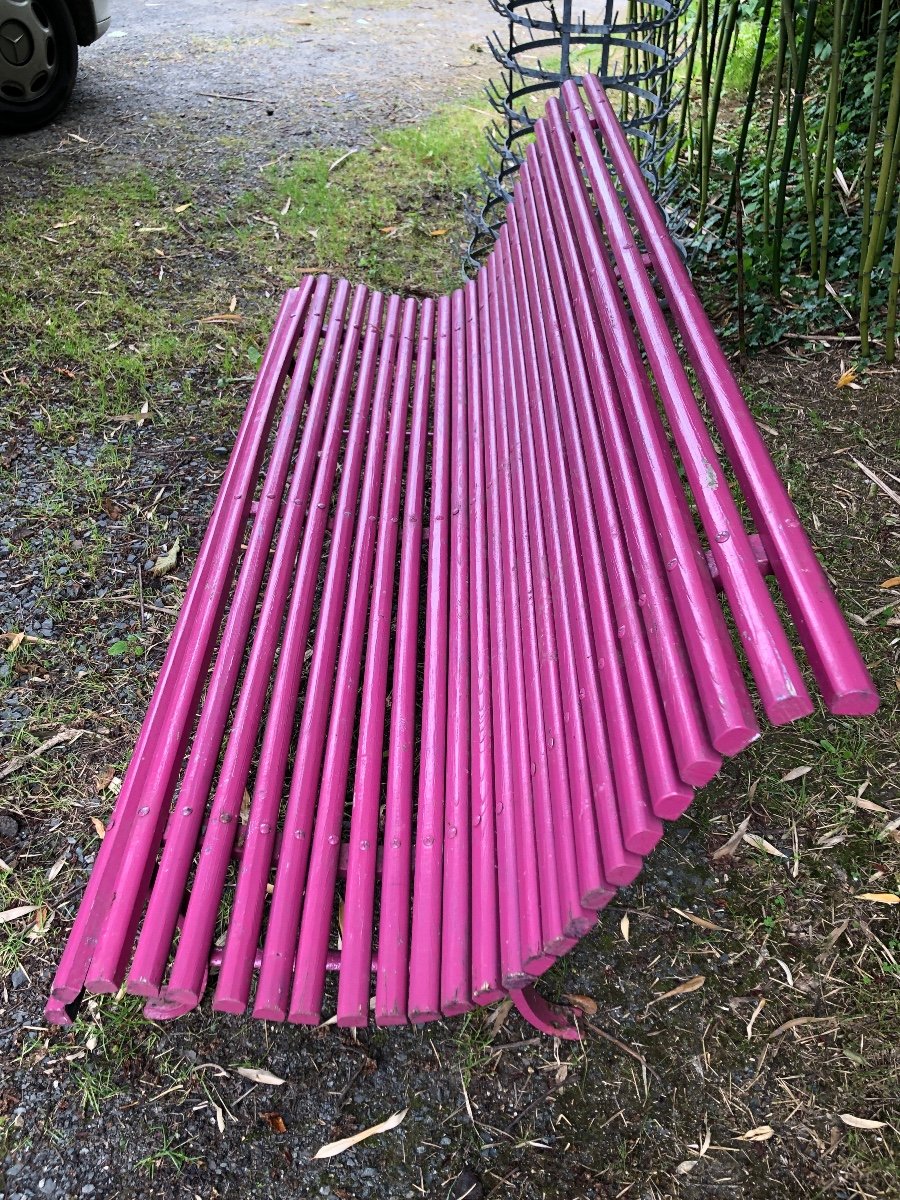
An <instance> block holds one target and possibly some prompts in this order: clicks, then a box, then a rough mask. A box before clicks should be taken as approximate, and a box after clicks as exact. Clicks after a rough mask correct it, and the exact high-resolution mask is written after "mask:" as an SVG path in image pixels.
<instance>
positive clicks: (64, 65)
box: [0, 0, 78, 133]
mask: <svg viewBox="0 0 900 1200" xmlns="http://www.w3.org/2000/svg"><path fill="white" fill-rule="evenodd" d="M77 71H78V39H77V37H76V34H75V26H74V24H73V23H72V15H71V13H70V12H69V8H68V5H67V4H66V2H65V0H0V133H27V132H28V131H29V130H30V129H37V128H39V127H40V126H41V125H46V124H47V122H48V121H52V120H53V118H54V117H55V116H57V115H58V114H59V113H60V112H61V110H62V109H63V108H64V107H65V105H66V104H67V102H68V100H69V97H70V96H71V95H72V88H73V87H74V86H75V75H76V73H77Z"/></svg>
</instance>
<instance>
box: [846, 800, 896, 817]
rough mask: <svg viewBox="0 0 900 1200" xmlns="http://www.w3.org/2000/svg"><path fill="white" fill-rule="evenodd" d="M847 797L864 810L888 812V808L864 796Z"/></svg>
mask: <svg viewBox="0 0 900 1200" xmlns="http://www.w3.org/2000/svg"><path fill="white" fill-rule="evenodd" d="M847 799H848V800H850V801H851V802H852V803H853V804H855V805H856V807H857V808H863V809H865V811H866V812H873V813H884V814H886V813H887V812H888V809H886V808H882V807H881V805H880V804H876V803H875V801H874V800H867V799H866V798H865V796H848V797H847Z"/></svg>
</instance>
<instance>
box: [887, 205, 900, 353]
mask: <svg viewBox="0 0 900 1200" xmlns="http://www.w3.org/2000/svg"><path fill="white" fill-rule="evenodd" d="M898 293H900V213H898V215H897V228H896V230H895V231H894V255H893V258H892V259H891V283H890V287H889V289H888V303H887V321H886V323H885V327H884V341H885V358H886V359H887V361H888V362H889V363H892V362H893V361H894V359H895V357H896V353H897V296H898Z"/></svg>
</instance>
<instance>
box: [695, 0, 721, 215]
mask: <svg viewBox="0 0 900 1200" xmlns="http://www.w3.org/2000/svg"><path fill="white" fill-rule="evenodd" d="M716 3H718V0H716ZM708 18H709V13H708V9H707V0H700V4H699V9H698V14H697V20H698V21H699V22H700V206H699V210H698V212H697V227H698V228H701V227H702V225H703V218H704V215H705V214H706V201H707V198H708V195H709V170H708V167H707V159H706V145H707V142H708V141H709V26H708Z"/></svg>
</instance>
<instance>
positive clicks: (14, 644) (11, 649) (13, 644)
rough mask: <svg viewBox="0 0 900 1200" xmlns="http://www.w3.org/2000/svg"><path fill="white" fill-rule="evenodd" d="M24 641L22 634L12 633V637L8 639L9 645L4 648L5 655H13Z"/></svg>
mask: <svg viewBox="0 0 900 1200" xmlns="http://www.w3.org/2000/svg"><path fill="white" fill-rule="evenodd" d="M24 641H25V634H24V633H14V634H13V635H12V637H11V638H10V641H9V645H8V646H7V647H6V651H7V653H8V654H14V653H15V652H16V650H18V648H19V647H20V646H21V645H22V643H23V642H24Z"/></svg>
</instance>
